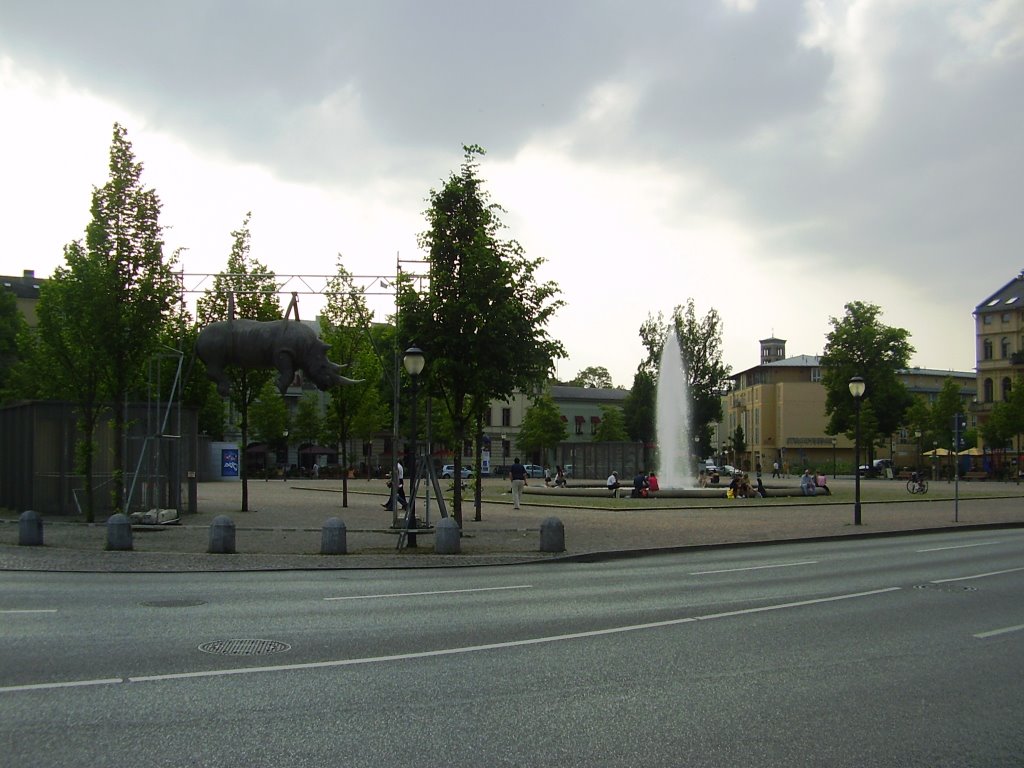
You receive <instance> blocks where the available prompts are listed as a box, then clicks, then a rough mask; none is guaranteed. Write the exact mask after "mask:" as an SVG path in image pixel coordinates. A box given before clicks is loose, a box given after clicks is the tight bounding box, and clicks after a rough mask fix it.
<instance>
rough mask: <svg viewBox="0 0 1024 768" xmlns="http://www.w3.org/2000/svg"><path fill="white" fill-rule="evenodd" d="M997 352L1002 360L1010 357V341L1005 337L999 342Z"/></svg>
mask: <svg viewBox="0 0 1024 768" xmlns="http://www.w3.org/2000/svg"><path fill="white" fill-rule="evenodd" d="M999 352H1000V353H1001V355H1002V357H1003V359H1004V360H1005V359H1006V358H1008V357H1009V356H1010V340H1009V339H1008V338H1006V337H1005V336H1003V338H1002V340H1001V341H1000V342H999Z"/></svg>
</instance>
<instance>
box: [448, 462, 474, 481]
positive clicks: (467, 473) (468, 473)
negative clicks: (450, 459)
mask: <svg viewBox="0 0 1024 768" xmlns="http://www.w3.org/2000/svg"><path fill="white" fill-rule="evenodd" d="M461 474H462V479H463V480H465V479H466V478H469V477H472V476H473V470H472V469H471V468H469V467H463V468H462V470H461ZM453 477H455V465H454V464H445V465H444V466H443V467H441V478H442V479H444V480H451V479H452V478H453Z"/></svg>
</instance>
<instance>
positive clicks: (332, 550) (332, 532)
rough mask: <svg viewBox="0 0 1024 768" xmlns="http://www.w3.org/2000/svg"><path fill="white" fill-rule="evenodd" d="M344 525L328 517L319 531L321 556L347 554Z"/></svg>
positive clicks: (334, 518) (336, 519)
mask: <svg viewBox="0 0 1024 768" xmlns="http://www.w3.org/2000/svg"><path fill="white" fill-rule="evenodd" d="M346 533H347V531H346V529H345V523H343V522H342V521H341V520H339V519H338V518H336V517H329V518H327V521H326V522H325V523H324V527H323V528H322V529H321V531H320V554H321V555H344V554H345V553H346V552H348V542H347V540H346V538H345V537H346Z"/></svg>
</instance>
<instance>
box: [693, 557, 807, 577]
mask: <svg viewBox="0 0 1024 768" xmlns="http://www.w3.org/2000/svg"><path fill="white" fill-rule="evenodd" d="M817 562H818V561H817V560H803V561H801V562H799V563H780V564H779V565H751V566H748V567H746V568H722V569H721V570H718V571H693V572H692V573H690V576H707V575H708V574H712V573H738V572H740V571H762V570H765V569H766V568H792V567H793V566H796V565H816V564H817Z"/></svg>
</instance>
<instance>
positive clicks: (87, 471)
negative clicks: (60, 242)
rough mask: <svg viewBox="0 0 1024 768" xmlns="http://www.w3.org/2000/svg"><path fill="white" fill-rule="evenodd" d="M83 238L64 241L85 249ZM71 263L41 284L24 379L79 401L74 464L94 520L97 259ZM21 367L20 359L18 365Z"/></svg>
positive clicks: (98, 392) (99, 393) (47, 393)
mask: <svg viewBox="0 0 1024 768" xmlns="http://www.w3.org/2000/svg"><path fill="white" fill-rule="evenodd" d="M81 249H82V248H81V244H80V243H77V242H75V243H71V244H69V245H67V246H65V249H64V251H65V254H67V253H68V251H72V250H74V251H78V252H80V251H81ZM67 261H68V263H69V265H70V266H66V267H58V268H57V269H56V270H55V271H54V275H53V278H52V279H50V280H48V281H47V282H46V283H43V284H42V285H41V286H40V289H39V304H38V305H37V306H36V317H37V318H38V328H37V330H38V336H36V335H35V334H26V337H25V345H24V347H23V352H24V354H23V356H22V363H25V364H27V366H28V367H29V368H30V369H33V370H30V371H27V372H26V373H27V375H24V376H22V377H20V378H21V380H22V381H28V380H30V379H34V381H35V382H36V389H35V392H34V394H36V395H38V396H41V397H55V398H61V399H67V400H71V401H73V402H74V403H75V405H76V421H77V426H78V437H77V440H76V442H75V470H76V471H77V472H78V473H80V474H81V475H82V483H83V488H82V490H83V493H84V497H85V519H86V521H87V522H90V523H91V522H93V521H94V520H95V508H96V500H95V482H94V478H93V464H94V460H95V456H96V442H95V435H96V425H97V423H98V422H99V417H100V412H101V408H102V400H103V390H102V376H101V371H100V366H98V365H97V364H96V360H95V357H94V356H93V347H92V339H91V335H92V334H91V332H90V328H94V327H95V325H94V322H95V320H94V318H93V313H95V312H96V310H97V304H98V303H99V302H97V301H96V300H95V298H94V294H92V293H91V292H90V291H89V290H88V287H89V286H93V285H95V283H96V279H95V277H94V273H95V272H96V271H97V268H98V265H96V264H95V263H93V262H89V261H86V260H84V259H81V258H71V259H68V260H67ZM19 368H20V365H19Z"/></svg>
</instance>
